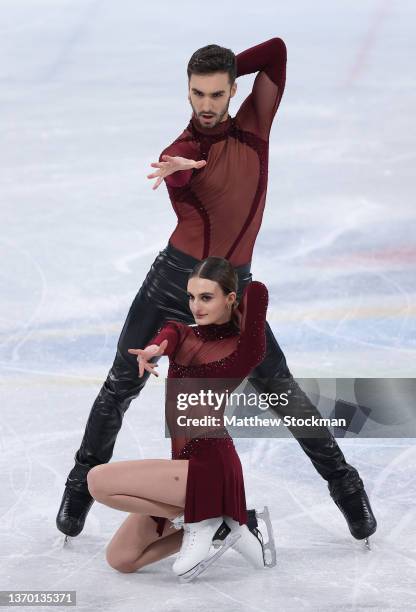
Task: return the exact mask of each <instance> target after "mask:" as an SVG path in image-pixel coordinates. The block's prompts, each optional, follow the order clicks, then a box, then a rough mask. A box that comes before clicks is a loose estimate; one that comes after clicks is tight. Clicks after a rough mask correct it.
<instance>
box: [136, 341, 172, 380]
mask: <svg viewBox="0 0 416 612" xmlns="http://www.w3.org/2000/svg"><path fill="white" fill-rule="evenodd" d="M167 345H168V341H167V340H163V342H161V344H160V346H159V345H157V344H151V345H150V346H146V348H145V349H128V352H129V353H130V354H131V355H137V363H138V364H139V378H141V377H142V376H143V374H144V371H145V370H147V371H148V372H150V373H151V374H154V375H155V376H159V374H158V373H157V372H156V371H155V368H157V366H158V364H157V363H152V362H150V361H149V359H152V357H159V356H160V355H163V353H164V352H165V349H166V347H167Z"/></svg>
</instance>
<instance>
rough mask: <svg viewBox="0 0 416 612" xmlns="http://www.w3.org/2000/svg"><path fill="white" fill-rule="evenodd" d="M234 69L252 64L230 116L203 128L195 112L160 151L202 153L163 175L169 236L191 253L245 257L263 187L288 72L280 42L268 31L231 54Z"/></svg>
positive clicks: (238, 260) (234, 259) (236, 261)
mask: <svg viewBox="0 0 416 612" xmlns="http://www.w3.org/2000/svg"><path fill="white" fill-rule="evenodd" d="M236 57H237V76H241V75H245V74H249V73H253V72H258V74H257V75H256V78H255V80H254V84H253V88H252V91H251V93H250V94H249V95H248V96H247V98H246V99H245V100H244V101H243V102H242V104H241V106H240V108H239V110H238V112H237V114H236V116H235V117H231V116H228V118H227V119H226V120H225V121H223V122H221V123H219V124H218V125H216V126H214V127H213V128H208V127H204V126H202V125H201V124H200V123H199V122H198V120H197V119H196V117H195V116H194V115H192V117H191V120H190V122H189V124H188V126H187V127H186V129H185V130H184V131H183V132H182V134H181V135H180V136H179V137H178V138H177V139H176V140H175V141H174V142H173V143H172V144H170V145H169V146H168V147H167V148H165V149H164V150H163V151H162V153H161V154H160V157H159V161H162V155H165V154H167V155H171V156H176V155H178V156H181V157H186V158H188V159H194V160H201V159H205V160H206V161H207V164H206V165H205V166H204V167H203V168H200V169H197V170H195V169H193V170H182V171H178V172H175V173H173V174H171V175H170V176H168V177H166V178H165V183H166V186H167V189H168V193H169V197H170V200H171V203H172V206H173V209H174V211H175V213H176V216H177V219H178V221H177V226H176V228H175V230H174V231H173V233H172V235H171V237H170V239H169V240H170V242H171V244H173V246H174V247H176V248H177V249H179V250H181V251H183V252H184V253H187V254H189V255H191V256H193V257H195V258H196V259H205V258H206V257H208V256H209V255H216V256H220V257H225V258H226V259H228V260H229V261H230V262H231V263H232V264H233V265H234V266H239V265H243V264H246V263H248V262H249V261H251V258H252V252H253V248H254V243H255V240H256V237H257V234H258V232H259V229H260V225H261V221H262V217H263V211H264V205H265V199H266V191H267V174H268V150H269V134H270V129H271V126H272V122H273V118H274V116H275V114H276V111H277V109H278V107H279V104H280V100H281V98H282V95H283V91H284V87H285V80H286V46H285V43H284V42H283V40H282V39H280V38H272V39H270V40H267V41H266V42H263V43H261V44H259V45H256V46H254V47H251V48H250V49H247V50H246V51H243V52H242V53H239V54H238V55H237V56H236Z"/></svg>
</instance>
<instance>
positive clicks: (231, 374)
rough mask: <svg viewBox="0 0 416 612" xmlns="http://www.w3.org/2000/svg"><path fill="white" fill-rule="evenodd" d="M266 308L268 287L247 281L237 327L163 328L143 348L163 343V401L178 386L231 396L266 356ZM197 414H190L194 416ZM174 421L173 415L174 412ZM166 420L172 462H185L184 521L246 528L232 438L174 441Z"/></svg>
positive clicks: (173, 324)
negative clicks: (221, 520) (223, 521)
mask: <svg viewBox="0 0 416 612" xmlns="http://www.w3.org/2000/svg"><path fill="white" fill-rule="evenodd" d="M267 304H268V292H267V288H266V287H265V285H263V283H260V282H258V281H252V282H251V283H249V284H248V285H247V287H246V289H245V292H244V294H243V296H242V299H241V301H240V304H239V306H238V308H237V310H236V315H237V317H236V318H237V320H238V325H237V324H236V323H235V322H234V321H232V320H231V321H229V322H227V323H222V324H217V323H211V324H208V325H193V326H189V325H186V324H184V323H180V322H178V321H168V322H167V323H165V325H164V326H163V328H162V329H161V330H160V331H159V332H158V334H157V335H156V336H154V337H153V338H152V340H151V341H150V342H149V343H148V346H149V345H151V344H158V345H160V344H161V342H162V341H163V340H165V339H167V340H168V346H167V348H166V350H165V353H164V354H165V355H168V356H169V362H170V363H169V370H168V381H167V384H168V390H167V397H168V398H169V384H171V387H172V386H176V387H177V386H178V385H182V383H184V385H185V386H184V389H187V390H190V391H195V390H196V388H198V387H200V386H201V383H203V387H204V389H209V388H213V389H215V391H218V389H219V383H220V387H222V391H224V389H225V388H227V389H228V391H229V392H230V393H231V392H232V391H233V390H235V389H236V387H237V386H238V385H239V383H240V382H241V381H242V380H243V379H244V378H245V377H246V376H248V374H249V373H250V372H251V370H252V369H253V368H255V367H256V365H257V364H258V363H260V362H261V361H262V360H263V358H264V355H265V353H266V337H265V321H266V311H267ZM173 379H183V380H181V381H179V380H176V381H175V380H173ZM185 379H187V380H185ZM189 379H199V381H198V380H193V381H191V380H189ZM201 379H204V380H201ZM207 379H208V380H207ZM210 379H213V380H210ZM224 379H227V380H224ZM175 399H176V396H175ZM167 401H168V399H167ZM175 408H176V409H177V406H176V405H175ZM197 410H198V409H195V408H192V409H191V412H192V413H193V415H195V412H196V411H197ZM223 412H224V408H222V410H220V411H216V412H215V416H217V417H218V416H219V417H221V416H222V414H223ZM206 413H207V411H206V408H204V414H206ZM172 414H173V411H172V410H170V415H172ZM187 414H189V411H188V413H187ZM175 416H178V413H177V412H175ZM167 420H168V425H169V429H170V433H171V437H172V459H188V460H189V470H188V480H187V486H186V501H185V509H184V515H185V522H186V523H195V522H198V521H202V520H204V519H207V518H214V517H217V516H223V515H227V516H231V517H232V518H233V519H234V520H236V521H238V522H239V523H240V525H242V524H246V523H247V511H246V500H245V491H244V480H243V472H242V468H241V463H240V459H239V457H238V454H237V451H236V450H235V447H234V444H233V441H232V438H231V437H230V435H229V434H228V432H227V430H226V429H225V427H223V426H222V427H217V428H214V429H212V430H211V431H205V433H202V434H195V433H193V431H194V432H195V430H192V429H191V430H188V429H187V430H185V432H184V434H183V435H181V436H179V435H177V432H178V429H177V428H175V427H171V425H170V424H169V417H168V410H167ZM176 427H177V426H176ZM205 429H206V428H205ZM181 433H182V432H181ZM195 436H196V437H195ZM152 518H153V519H154V520H155V521H156V522H157V533H158V534H159V536H160V535H161V534H162V532H163V528H164V525H165V521H166V519H165V518H162V517H155V516H154V517H152Z"/></svg>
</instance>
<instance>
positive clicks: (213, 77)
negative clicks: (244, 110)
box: [188, 72, 237, 128]
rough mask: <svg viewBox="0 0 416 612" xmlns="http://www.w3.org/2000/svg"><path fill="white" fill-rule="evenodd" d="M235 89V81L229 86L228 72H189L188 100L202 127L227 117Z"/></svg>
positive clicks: (209, 125)
mask: <svg viewBox="0 0 416 612" xmlns="http://www.w3.org/2000/svg"><path fill="white" fill-rule="evenodd" d="M236 91H237V83H236V82H234V84H233V86H232V87H231V86H230V83H229V80H228V72H214V73H213V74H203V75H201V74H191V78H190V79H189V91H188V100H189V102H190V105H191V106H192V110H193V111H194V115H195V117H196V118H197V120H198V121H199V123H200V124H201V126H202V127H206V128H212V127H214V126H216V125H217V124H218V123H220V122H221V121H225V120H226V119H227V118H228V106H229V104H230V99H231V98H232V97H233V96H234V94H235V92H236Z"/></svg>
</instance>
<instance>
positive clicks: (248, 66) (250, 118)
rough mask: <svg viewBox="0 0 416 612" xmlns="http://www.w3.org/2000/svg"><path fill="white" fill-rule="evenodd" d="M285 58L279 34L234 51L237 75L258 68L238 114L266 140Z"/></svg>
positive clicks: (283, 78) (283, 77)
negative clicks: (245, 48) (237, 52)
mask: <svg viewBox="0 0 416 612" xmlns="http://www.w3.org/2000/svg"><path fill="white" fill-rule="evenodd" d="M286 59H287V52H286V45H285V43H284V42H283V40H282V39H281V38H271V39H270V40H267V41H266V42H263V43H260V44H259V45H256V46H254V47H251V48H250V49H247V50H246V51H242V52H241V53H239V54H238V55H237V77H239V76H242V75H245V74H249V73H252V72H257V71H259V73H258V74H257V76H256V78H255V80H254V84H253V89H252V91H251V93H250V94H249V95H248V97H247V98H246V99H245V100H244V102H243V103H242V105H241V106H240V109H239V111H238V113H237V117H238V118H239V120H240V122H241V124H242V125H243V127H245V128H246V129H247V130H250V131H252V132H254V133H256V134H257V135H258V136H260V137H261V138H264V139H266V140H267V139H268V137H269V133H270V128H271V126H272V122H273V118H274V116H275V114H276V111H277V109H278V107H279V104H280V100H281V98H282V95H283V91H284V88H285V83H286Z"/></svg>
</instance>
